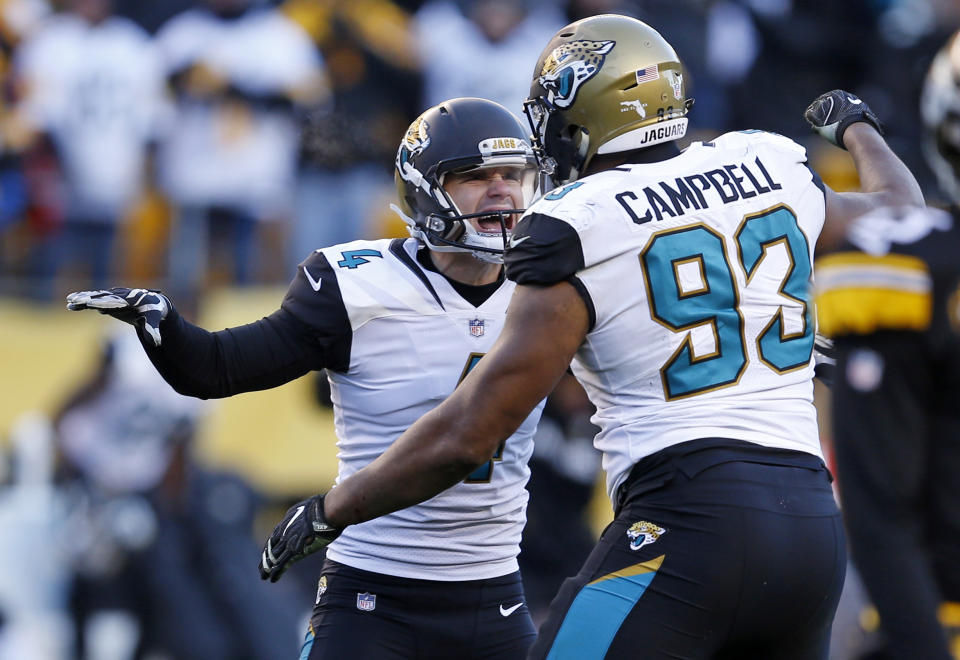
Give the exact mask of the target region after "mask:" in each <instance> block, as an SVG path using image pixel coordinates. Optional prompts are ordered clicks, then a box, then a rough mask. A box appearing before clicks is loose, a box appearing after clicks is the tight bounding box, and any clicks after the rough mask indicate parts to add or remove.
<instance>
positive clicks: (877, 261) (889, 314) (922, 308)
mask: <svg viewBox="0 0 960 660" xmlns="http://www.w3.org/2000/svg"><path fill="white" fill-rule="evenodd" d="M815 278H816V286H815V289H814V291H815V296H816V304H817V316H818V320H819V328H820V332H821V333H822V334H824V335H827V336H828V337H832V336H836V335H842V334H866V333H870V332H874V331H876V330H884V329H886V330H924V329H926V328H927V327H929V325H930V318H931V314H932V288H933V284H932V280H931V278H930V273H929V271H928V270H927V266H926V264H925V263H924V261H923V260H922V259H918V258H917V257H911V256H906V255H899V254H887V255H881V256H872V255H869V254H863V253H859V252H856V253H839V254H832V255H829V256H827V257H823V258H822V259H818V260H817V265H816V274H815Z"/></svg>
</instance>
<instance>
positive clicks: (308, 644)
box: [300, 630, 313, 660]
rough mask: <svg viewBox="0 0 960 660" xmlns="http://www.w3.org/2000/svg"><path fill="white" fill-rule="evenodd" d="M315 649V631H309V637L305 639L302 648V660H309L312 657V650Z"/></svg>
mask: <svg viewBox="0 0 960 660" xmlns="http://www.w3.org/2000/svg"><path fill="white" fill-rule="evenodd" d="M312 648H313V631H312V630H308V631H307V636H306V637H304V638H303V646H302V647H301V648H300V660H307V658H309V657H310V649H312Z"/></svg>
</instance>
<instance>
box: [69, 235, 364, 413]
mask: <svg viewBox="0 0 960 660" xmlns="http://www.w3.org/2000/svg"><path fill="white" fill-rule="evenodd" d="M308 267H309V268H310V269H312V270H310V271H309V272H311V273H313V275H309V276H308V275H307V273H308V270H307V269H308ZM317 277H319V278H320V281H322V282H324V283H325V285H324V286H314V285H315V283H316V281H317V280H316V278H317ZM311 278H313V279H312V282H311ZM67 309H71V310H75V311H76V310H84V309H95V310H97V311H99V312H101V313H104V314H108V315H110V316H113V317H115V318H118V319H120V320H121V321H125V322H127V323H131V324H132V325H134V326H135V327H136V328H137V334H138V336H139V337H140V343H142V344H143V347H144V350H146V352H147V355H148V356H149V357H150V361H151V362H153V364H154V366H155V367H156V368H157V371H159V372H160V374H161V375H162V376H163V377H164V379H165V380H166V381H167V382H168V383H170V385H171V386H172V387H173V388H174V389H175V390H176V391H177V392H179V393H180V394H185V395H187V396H195V397H199V398H202V399H210V398H220V397H226V396H231V395H233V394H238V393H240V392H250V391H253V390H263V389H268V388H271V387H276V386H278V385H282V384H283V383H286V382H289V381H291V380H293V379H295V378H298V377H300V376H302V375H303V374H305V373H307V372H308V371H311V370H315V369H322V368H327V369H333V370H335V371H345V370H347V369H348V368H349V363H350V345H351V340H352V337H353V331H352V329H351V326H350V321H349V319H348V318H347V312H346V309H345V307H344V304H343V299H342V297H341V295H340V289H339V285H338V283H337V279H336V276H335V275H334V274H333V271H332V269H331V268H330V266H329V264H328V263H327V262H326V259H325V258H324V257H323V255H322V254H320V253H314V254H313V255H312V256H311V257H309V258H308V259H307V260H306V261H305V262H304V263H303V264H301V268H300V269H299V270H298V272H297V276H296V277H295V278H294V280H293V282H292V283H291V284H290V288H289V290H288V291H287V295H286V297H285V298H284V300H283V304H282V305H281V308H280V309H279V310H277V311H276V312H274V313H273V314H271V315H270V316H267V317H265V318H262V319H260V320H259V321H255V322H253V323H249V324H247V325H243V326H238V327H235V328H227V329H225V330H220V331H219V332H208V331H207V330H204V329H203V328H200V327H197V326H195V325H193V324H191V323H188V322H187V321H186V320H184V319H183V317H181V316H180V315H179V314H178V313H177V311H176V309H174V307H173V305H172V304H171V303H170V301H169V300H168V299H167V297H166V296H164V295H163V294H161V293H160V292H159V291H148V290H146V289H126V288H116V289H110V290H104V291H78V292H76V293H71V294H70V295H69V296H67Z"/></svg>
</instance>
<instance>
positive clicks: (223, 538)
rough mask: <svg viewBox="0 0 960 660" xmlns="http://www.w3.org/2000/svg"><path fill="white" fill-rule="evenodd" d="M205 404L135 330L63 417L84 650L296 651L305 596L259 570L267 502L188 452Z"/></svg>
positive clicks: (116, 345) (177, 654)
mask: <svg viewBox="0 0 960 660" xmlns="http://www.w3.org/2000/svg"><path fill="white" fill-rule="evenodd" d="M204 410H205V407H204V402H202V401H199V400H197V399H193V398H190V397H184V396H180V395H179V394H177V393H175V392H174V391H173V389H171V388H170V387H169V386H168V385H167V384H166V383H165V382H163V379H162V378H161V377H160V376H159V375H158V374H157V373H156V370H155V369H154V368H153V366H152V365H151V364H150V361H149V360H148V359H147V358H146V356H145V355H144V353H143V351H142V350H141V349H140V346H139V342H138V341H137V339H136V336H135V335H134V333H131V332H129V331H126V332H118V333H117V334H115V335H113V336H111V338H110V340H109V341H108V342H107V343H106V345H105V350H104V352H103V354H102V356H101V360H100V362H99V363H98V365H97V369H96V370H95V371H94V373H93V374H91V377H90V378H89V379H88V380H87V381H86V382H85V383H83V384H81V386H80V387H79V388H78V389H77V390H76V392H75V393H74V395H73V396H72V397H71V398H70V400H69V401H68V402H67V403H66V404H65V406H64V407H63V409H62V410H61V412H60V414H59V415H58V418H57V420H56V429H57V433H58V438H59V447H60V451H61V456H62V468H61V482H62V484H63V486H62V489H63V491H64V492H65V493H67V494H68V495H69V498H68V499H69V501H70V503H71V510H70V515H68V516H66V517H65V522H64V524H63V526H64V528H65V530H66V532H65V534H66V535H67V536H68V537H69V538H70V546H69V548H70V551H71V555H72V558H73V562H74V566H75V570H76V575H75V580H74V584H73V589H72V598H71V606H72V611H73V614H74V616H75V618H76V622H77V626H76V630H77V639H78V642H77V654H78V657H79V658H81V660H87V659H89V660H99V659H101V658H117V659H118V660H122V659H125V658H131V659H132V658H135V657H143V656H144V655H145V654H149V653H163V654H167V655H168V656H169V657H173V658H177V660H189V659H191V658H197V659H198V660H199V659H200V658H203V659H204V660H209V659H213V658H222V659H224V660H228V659H233V658H250V659H258V660H259V659H263V660H267V659H269V658H276V657H284V656H286V657H294V654H295V653H296V649H297V644H298V641H299V640H298V633H299V628H298V624H299V622H300V619H301V618H302V616H305V614H306V613H305V612H304V613H301V612H300V611H299V609H298V605H297V602H298V600H299V599H301V598H303V594H301V593H296V592H295V590H294V588H293V587H292V586H290V585H288V587H287V588H286V589H285V590H280V591H278V590H276V589H268V588H265V585H264V584H263V583H261V582H260V580H258V579H257V574H256V572H255V571H253V570H252V569H251V566H252V564H251V561H253V560H255V558H256V555H257V546H256V543H255V541H254V539H253V536H252V524H253V517H254V513H255V511H256V508H257V506H258V504H259V498H258V497H257V495H256V494H255V493H254V492H253V490H252V489H251V488H250V486H249V485H247V484H246V483H245V482H244V481H243V480H241V479H240V478H239V477H237V476H234V475H230V474H221V473H216V472H212V471H210V470H209V469H206V468H204V467H202V466H200V465H198V464H197V463H196V462H194V461H193V460H192V452H191V440H192V438H193V435H194V430H195V428H196V425H197V423H198V422H199V421H200V419H201V416H202V414H203V412H204Z"/></svg>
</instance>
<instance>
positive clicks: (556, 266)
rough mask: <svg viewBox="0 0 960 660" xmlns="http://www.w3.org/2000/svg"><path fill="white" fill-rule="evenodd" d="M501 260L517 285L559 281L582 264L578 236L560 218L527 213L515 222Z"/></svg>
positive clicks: (574, 271) (508, 275)
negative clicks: (514, 228)
mask: <svg viewBox="0 0 960 660" xmlns="http://www.w3.org/2000/svg"><path fill="white" fill-rule="evenodd" d="M504 263H505V265H506V268H507V277H508V278H510V279H511V280H513V281H514V282H516V283H517V284H555V283H556V282H562V281H564V280H567V279H569V278H570V277H572V276H574V275H575V274H576V273H577V271H579V270H581V269H582V268H583V266H584V259H583V247H582V245H581V244H580V236H579V235H578V234H577V232H576V231H575V230H574V228H573V227H571V226H570V225H569V224H567V223H566V222H564V221H563V220H559V219H557V218H554V217H551V216H549V215H543V214H542V213H531V214H530V215H528V216H526V217H524V218H523V219H522V220H521V221H520V222H519V223H518V224H517V228H516V230H515V231H514V232H513V236H512V237H511V239H510V246H509V249H508V250H507V253H506V255H505V257H504Z"/></svg>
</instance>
